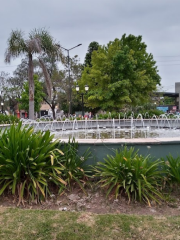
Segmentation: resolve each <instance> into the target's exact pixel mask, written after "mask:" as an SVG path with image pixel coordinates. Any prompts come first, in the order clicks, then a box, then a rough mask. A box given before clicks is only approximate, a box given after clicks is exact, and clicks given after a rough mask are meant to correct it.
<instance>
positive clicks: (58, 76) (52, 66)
mask: <svg viewBox="0 0 180 240" xmlns="http://www.w3.org/2000/svg"><path fill="white" fill-rule="evenodd" d="M63 60H64V61H63V63H64V66H65V69H62V70H59V69H58V66H57V63H56V61H55V59H54V58H53V57H48V56H47V57H45V58H43V59H42V62H43V64H44V65H43V68H42V69H43V73H44V77H45V78H48V79H49V80H50V82H51V86H52V97H51V98H49V97H48V93H47V84H46V85H44V92H45V93H46V95H45V97H44V101H45V102H46V103H47V104H48V105H49V106H50V108H51V110H52V113H53V118H54V119H55V106H56V105H59V107H60V108H61V109H63V110H65V111H67V109H68V104H69V94H68V93H69V75H68V74H69V64H68V58H67V57H65V58H64V59H63ZM70 70H71V71H70V72H71V74H70V80H71V85H74V84H73V83H75V82H76V81H77V79H79V78H80V77H81V71H82V64H80V63H79V59H78V56H77V55H75V56H74V57H73V58H70ZM72 97H73V99H75V98H74V96H72ZM73 103H74V101H73ZM73 106H74V104H73Z"/></svg>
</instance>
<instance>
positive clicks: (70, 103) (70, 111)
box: [61, 44, 82, 115]
mask: <svg viewBox="0 0 180 240" xmlns="http://www.w3.org/2000/svg"><path fill="white" fill-rule="evenodd" d="M81 45H82V44H78V45H77V46H75V47H72V48H70V49H67V48H64V47H61V48H63V49H64V50H66V51H67V56H68V73H69V115H70V114H72V101H71V94H72V88H71V79H70V64H69V51H70V50H72V49H74V48H76V47H79V46H81Z"/></svg>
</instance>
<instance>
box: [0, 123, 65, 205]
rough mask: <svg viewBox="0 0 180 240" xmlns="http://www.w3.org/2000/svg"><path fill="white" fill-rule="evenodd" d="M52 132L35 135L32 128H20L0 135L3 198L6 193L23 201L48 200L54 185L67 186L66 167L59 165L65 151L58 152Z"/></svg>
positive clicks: (0, 174) (0, 170) (11, 129)
mask: <svg viewBox="0 0 180 240" xmlns="http://www.w3.org/2000/svg"><path fill="white" fill-rule="evenodd" d="M56 144H57V141H53V135H50V132H49V131H47V132H44V133H43V132H40V131H39V132H34V131H33V128H32V127H23V126H22V123H21V122H20V123H19V124H18V125H17V126H16V125H11V126H10V128H9V129H8V128H7V129H5V130H4V131H3V130H1V131H0V195H1V194H2V193H3V192H4V191H5V189H7V188H8V189H10V190H11V191H12V194H15V195H17V194H18V197H19V203H18V204H20V203H21V202H22V203H23V199H24V197H25V195H26V196H27V198H28V199H30V198H36V199H37V201H40V198H42V197H43V198H45V194H46V192H48V191H49V188H48V183H49V182H50V181H52V182H54V183H55V184H58V185H61V184H63V185H65V184H66V183H65V181H64V180H63V179H62V178H61V177H60V174H61V170H62V166H60V165H59V163H58V162H57V157H58V155H59V154H61V155H62V154H63V153H62V151H60V150H59V149H57V148H55V145H56Z"/></svg>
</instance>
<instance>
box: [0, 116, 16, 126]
mask: <svg viewBox="0 0 180 240" xmlns="http://www.w3.org/2000/svg"><path fill="white" fill-rule="evenodd" d="M18 122H19V119H18V118H17V117H16V116H13V115H4V114H0V124H12V123H18Z"/></svg>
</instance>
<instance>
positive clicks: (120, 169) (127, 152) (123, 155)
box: [94, 147, 163, 205]
mask: <svg viewBox="0 0 180 240" xmlns="http://www.w3.org/2000/svg"><path fill="white" fill-rule="evenodd" d="M160 164H161V162H160V161H159V160H156V161H152V159H151V158H150V156H146V157H144V156H142V155H139V154H138V151H135V150H134V148H132V147H131V148H130V149H128V148H127V147H124V149H123V150H116V151H115V155H114V156H109V155H108V156H107V158H106V159H105V162H99V163H98V165H97V166H96V167H95V168H94V169H95V176H96V177H99V178H100V180H99V182H98V183H99V184H100V185H101V186H102V187H105V188H107V196H108V195H109V194H110V193H113V194H114V195H115V197H116V198H117V197H118V196H119V195H120V194H125V195H127V196H128V199H129V201H131V200H133V199H134V200H139V201H142V200H143V201H145V202H147V203H148V204H149V205H151V204H150V202H151V200H154V201H156V202H159V200H158V199H162V198H163V196H162V194H161V192H160V190H159V187H160V185H159V183H160V180H161V170H160Z"/></svg>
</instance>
